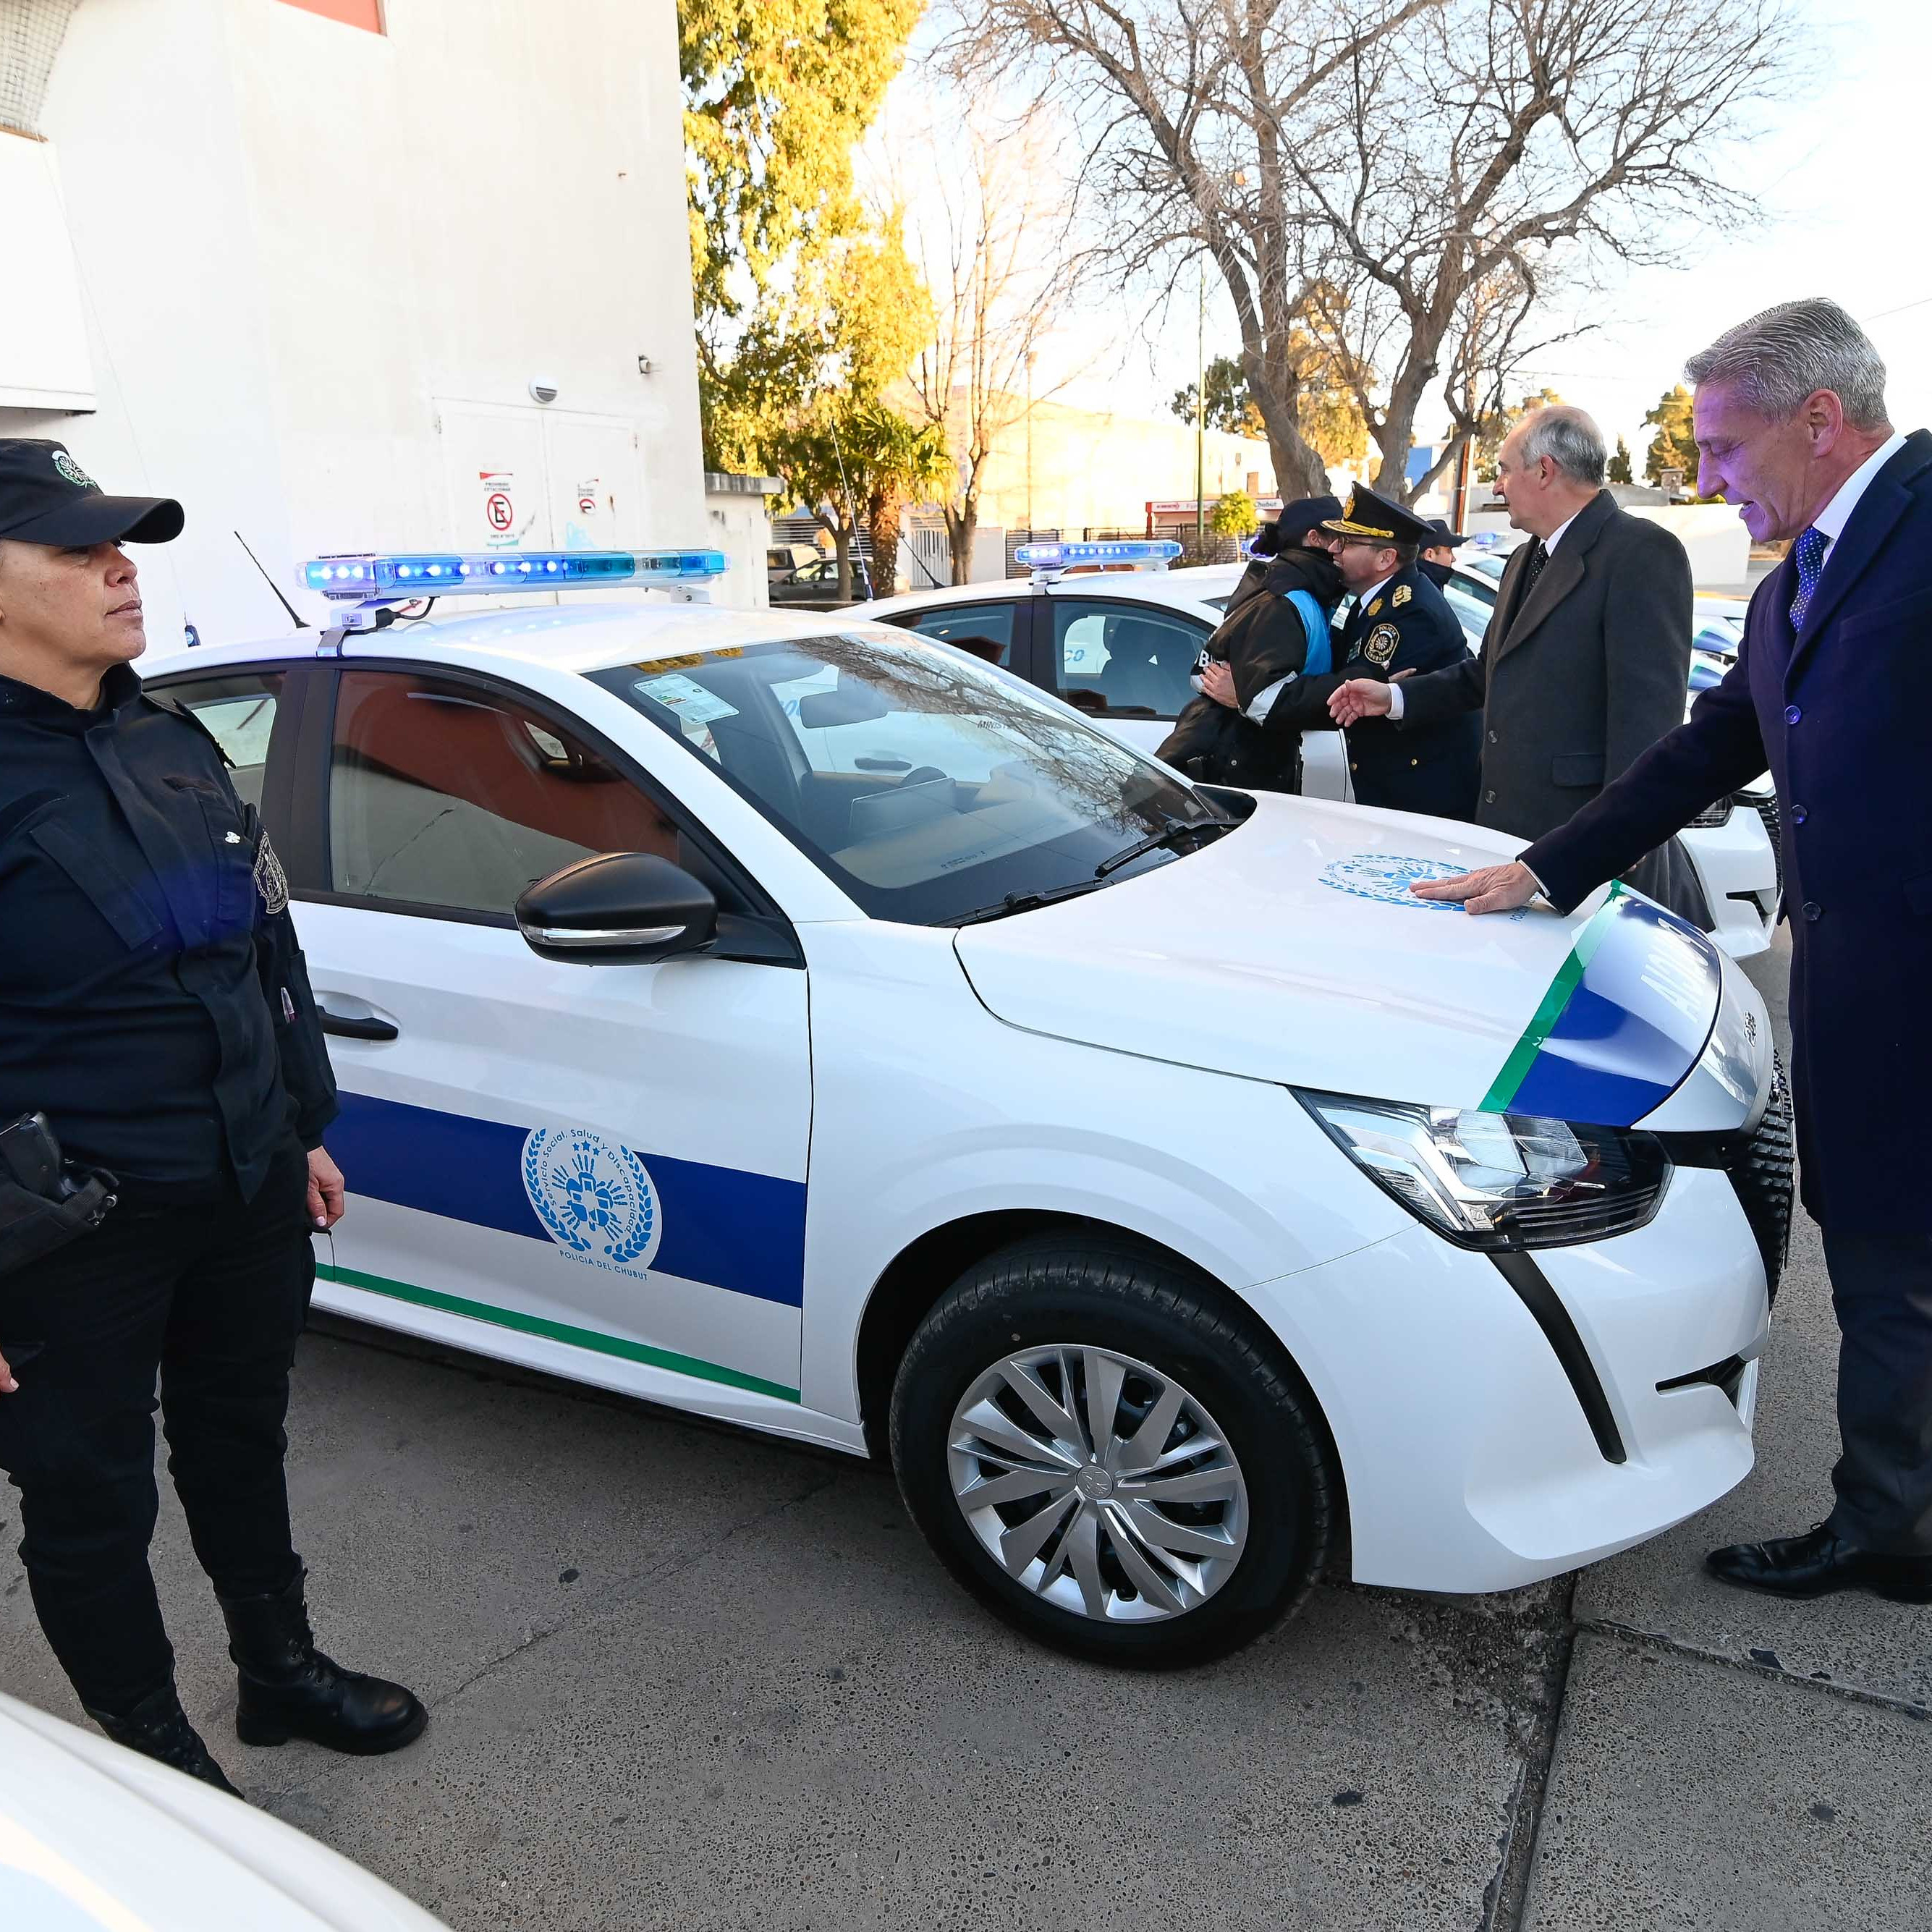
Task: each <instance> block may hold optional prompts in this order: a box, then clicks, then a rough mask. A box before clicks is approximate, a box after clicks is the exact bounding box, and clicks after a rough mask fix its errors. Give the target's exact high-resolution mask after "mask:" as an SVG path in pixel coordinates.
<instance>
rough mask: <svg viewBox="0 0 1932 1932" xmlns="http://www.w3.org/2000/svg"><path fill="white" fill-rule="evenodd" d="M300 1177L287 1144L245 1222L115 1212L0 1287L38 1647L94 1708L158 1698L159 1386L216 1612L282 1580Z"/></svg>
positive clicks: (304, 1306)
mask: <svg viewBox="0 0 1932 1932" xmlns="http://www.w3.org/2000/svg"><path fill="white" fill-rule="evenodd" d="M307 1199H308V1161H307V1159H306V1157H305V1155H304V1154H303V1153H302V1149H301V1148H300V1147H299V1146H298V1145H296V1143H295V1142H293V1140H291V1141H290V1142H289V1143H288V1145H287V1147H286V1148H284V1149H283V1150H282V1151H281V1152H280V1153H278V1155H277V1156H276V1157H275V1162H274V1163H273V1165H272V1166H271V1168H270V1169H269V1175H268V1178H267V1179H266V1181H264V1182H263V1185H262V1187H261V1190H260V1193H257V1196H255V1198H254V1200H253V1201H251V1202H247V1203H244V1202H242V1199H240V1197H239V1195H235V1194H231V1195H230V1196H229V1199H226V1201H224V1202H217V1203H214V1204H211V1205H196V1206H192V1207H190V1206H177V1205H170V1206H167V1207H151V1208H145V1209H143V1208H137V1207H133V1206H130V1205H127V1204H123V1205H122V1206H121V1207H120V1208H116V1209H115V1211H113V1213H112V1214H110V1215H109V1216H108V1217H107V1220H106V1222H105V1223H103V1224H102V1226H101V1228H100V1229H98V1231H97V1232H95V1233H93V1234H92V1235H83V1236H82V1237H81V1238H80V1239H78V1240H77V1241H71V1242H69V1243H68V1245H67V1246H66V1247H64V1248H62V1249H60V1250H58V1251H57V1252H55V1253H53V1254H51V1255H49V1256H46V1258H45V1259H43V1260H41V1261H39V1262H34V1263H33V1264H32V1265H30V1266H29V1267H28V1268H23V1269H21V1270H20V1271H17V1273H14V1274H8V1275H4V1276H0V1355H5V1357H6V1358H7V1361H8V1363H9V1364H10V1365H11V1367H12V1368H13V1373H14V1376H15V1378H16V1379H17V1381H18V1382H19V1383H20V1387H19V1389H18V1390H17V1391H16V1392H15V1393H14V1394H12V1395H0V1469H5V1471H6V1472H7V1475H8V1476H9V1478H10V1479H11V1480H12V1482H13V1487H15V1488H16V1489H17V1490H19V1491H20V1519H21V1524H22V1527H23V1530H24V1531H25V1537H24V1539H23V1541H22V1543H21V1545H20V1556H21V1559H22V1561H23V1562H24V1563H25V1564H26V1568H27V1580H28V1585H29V1586H30V1587H31V1589H32V1592H33V1597H34V1609H35V1610H36V1611H37V1612H38V1613H39V1616H40V1628H41V1629H42V1630H43V1631H45V1632H46V1637H47V1641H48V1642H49V1643H50V1644H51V1645H52V1647H53V1651H54V1655H55V1656H56V1657H57V1658H58V1659H59V1660H60V1663H61V1667H62V1669H63V1670H65V1671H66V1673H67V1674H68V1677H69V1679H71V1681H72V1682H73V1685H74V1689H75V1690H76V1691H77V1692H78V1693H79V1694H80V1700H81V1702H82V1703H83V1705H85V1706H87V1707H88V1708H89V1709H92V1710H97V1711H106V1712H112V1713H116V1714H118V1713H119V1712H124V1711H126V1710H128V1709H131V1708H132V1707H133V1706H134V1705H135V1704H136V1703H139V1701H140V1700H141V1699H142V1697H145V1696H146V1695H147V1694H148V1693H149V1692H150V1691H154V1690H156V1689H157V1688H159V1687H160V1685H163V1684H165V1683H166V1682H168V1681H169V1679H170V1677H171V1676H172V1672H173V1669H174V1652H173V1651H172V1649H171V1648H170V1647H169V1643H168V1640H167V1635H166V1631H164V1630H163V1628H162V1624H161V1613H160V1604H159V1603H158V1601H157V1599H156V1598H155V1595H154V1579H153V1577H152V1576H151V1574H150V1573H149V1571H148V1542H149V1541H150V1539H151V1538H152V1536H153V1535H154V1517H155V1513H156V1511H157V1508H159V1498H158V1496H157V1493H156V1490H155V1487H154V1407H155V1402H154V1387H155V1379H156V1375H157V1371H158V1373H159V1377H160V1409H161V1416H162V1421H163V1427H164V1429H165V1430H166V1436H167V1440H168V1448H169V1458H168V1468H169V1472H170V1473H171V1474H172V1476H173V1478H174V1483H175V1491H176V1493H178V1495H179V1496H180V1498H181V1506H182V1508H183V1509H184V1511H186V1513H187V1523H188V1529H189V1532H190V1534H191V1535H192V1536H193V1541H194V1550H195V1554H196V1556H198V1557H199V1559H200V1560H201V1566H202V1568H203V1569H204V1570H205V1571H207V1573H208V1577H210V1579H211V1580H212V1581H213V1583H214V1587H215V1589H216V1591H217V1593H218V1594H220V1595H222V1596H225V1597H240V1596H253V1595H260V1594H262V1593H264V1592H269V1591H274V1590H279V1589H282V1588H284V1586H287V1584H288V1583H291V1582H292V1581H293V1580H294V1577H295V1575H296V1571H297V1570H298V1568H299V1567H300V1566H299V1562H298V1559H296V1556H295V1554H294V1553H293V1549H292V1547H291V1544H290V1532H289V1504H288V1491H287V1487H286V1485H285V1484H284V1479H283V1472H282V1457H283V1453H284V1451H285V1450H286V1448H287V1446H288V1445H287V1438H286V1437H285V1436H284V1434H283V1433H282V1422H283V1418H284V1415H285V1414H286V1412H287V1408H288V1400H289V1369H290V1363H291V1361H293V1356H294V1353H295V1346H296V1338H297V1337H298V1336H299V1334H301V1332H302V1323H303V1321H304V1319H305V1316H306V1315H307V1313H308V1298H309V1292H310V1289H311V1286H312V1285H313V1283H314V1278H315V1261H314V1254H313V1253H312V1251H311V1248H310V1246H309V1237H308V1208H307Z"/></svg>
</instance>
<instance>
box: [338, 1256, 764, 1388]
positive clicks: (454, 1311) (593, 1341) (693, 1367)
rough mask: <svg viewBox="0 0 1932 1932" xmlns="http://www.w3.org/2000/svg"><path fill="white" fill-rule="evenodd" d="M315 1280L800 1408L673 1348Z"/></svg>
mask: <svg viewBox="0 0 1932 1932" xmlns="http://www.w3.org/2000/svg"><path fill="white" fill-rule="evenodd" d="M315 1272H316V1275H317V1279H318V1280H322V1281H332V1282H334V1283H335V1284H336V1285H337V1286H338V1287H340V1288H359V1289H362V1291H363V1292H365V1294H368V1295H387V1296H388V1297H389V1299H390V1300H391V1301H409V1302H413V1303H414V1304H416V1306H417V1307H419V1308H436V1309H440V1310H442V1311H443V1313H444V1314H446V1315H462V1316H467V1317H468V1318H469V1320H471V1321H472V1322H488V1323H489V1324H490V1325H491V1326H492V1327H493V1328H514V1329H515V1330H516V1331H517V1333H518V1334H523V1335H541V1336H542V1337H544V1339H545V1340H547V1341H551V1342H566V1343H568V1344H569V1345H570V1346H571V1348H573V1349H589V1350H590V1351H591V1352H592V1354H595V1355H614V1356H616V1358H618V1359H619V1361H626V1362H641V1363H643V1364H644V1365H645V1367H647V1368H652V1369H670V1370H674V1371H675V1372H676V1373H677V1374H679V1375H681V1376H695V1377H696V1378H697V1379H698V1380H700V1382H721V1383H723V1384H724V1385H725V1387H726V1388H738V1389H748V1390H749V1391H751V1394H754V1395H768V1396H772V1397H775V1398H776V1399H777V1400H778V1401H780V1402H796V1401H797V1400H799V1392H798V1391H797V1390H796V1389H795V1388H786V1387H785V1385H784V1384H783V1383H782V1382H766V1381H764V1380H763V1379H762V1378H760V1377H759V1376H748V1375H744V1374H742V1373H739V1370H736V1369H727V1368H724V1367H720V1366H719V1364H717V1363H715V1362H707V1361H703V1360H702V1359H700V1358H699V1357H697V1356H696V1355H677V1354H676V1353H674V1352H673V1351H672V1350H670V1349H653V1348H652V1347H650V1346H649V1344H648V1343H643V1342H628V1341H626V1340H624V1338H623V1337H622V1336H619V1335H606V1334H602V1333H601V1332H600V1331H598V1330H597V1329H595V1328H572V1327H571V1325H569V1324H568V1322H548V1321H546V1320H545V1319H544V1318H543V1317H542V1316H540V1315H525V1314H523V1313H522V1312H521V1311H520V1310H517V1309H514V1308H498V1307H494V1306H493V1305H492V1304H490V1303H489V1302H487V1301H468V1300H466V1298H464V1297H463V1296H462V1295H445V1294H443V1292H441V1291H440V1289H434V1288H419V1287H417V1286H416V1284H415V1283H413V1282H407V1281H392V1280H389V1277H387V1276H386V1275H380V1274H364V1273H363V1272H362V1270H361V1269H359V1268H338V1267H336V1266H335V1265H334V1264H333V1263H332V1262H317V1263H316V1266H315Z"/></svg>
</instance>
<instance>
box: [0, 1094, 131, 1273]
mask: <svg viewBox="0 0 1932 1932" xmlns="http://www.w3.org/2000/svg"><path fill="white" fill-rule="evenodd" d="M119 1186H120V1183H119V1182H118V1181H117V1180H116V1179H115V1178H114V1176H113V1175H111V1174H110V1173H109V1172H108V1171H107V1169H105V1168H104V1167H81V1166H77V1164H76V1163H74V1162H72V1161H70V1160H67V1159H66V1158H65V1157H64V1156H63V1155H62V1153H61V1145H60V1142H58V1140H56V1139H55V1138H54V1133H53V1130H52V1128H51V1127H49V1126H48V1124H47V1117H46V1115H44V1114H23V1115H21V1116H20V1118H19V1119H18V1120H17V1121H13V1122H11V1123H10V1124H8V1125H7V1126H5V1127H0V1277H5V1276H7V1275H9V1274H13V1273H14V1272H15V1271H17V1270H19V1269H20V1268H26V1267H27V1266H28V1265H30V1264H31V1263H32V1262H37V1261H38V1260H40V1258H41V1257H42V1256H45V1255H50V1254H52V1253H53V1252H54V1250H55V1249H56V1248H64V1247H66V1245H67V1244H68V1242H70V1241H77V1240H78V1239H79V1238H80V1236H82V1235H86V1234H91V1233H92V1232H93V1231H94V1230H95V1229H96V1228H98V1227H99V1226H101V1223H102V1222H103V1221H104V1220H106V1219H107V1215H108V1212H109V1211H110V1209H111V1208H113V1205H114V1202H115V1190H116V1189H117V1188H118V1187H119Z"/></svg>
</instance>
